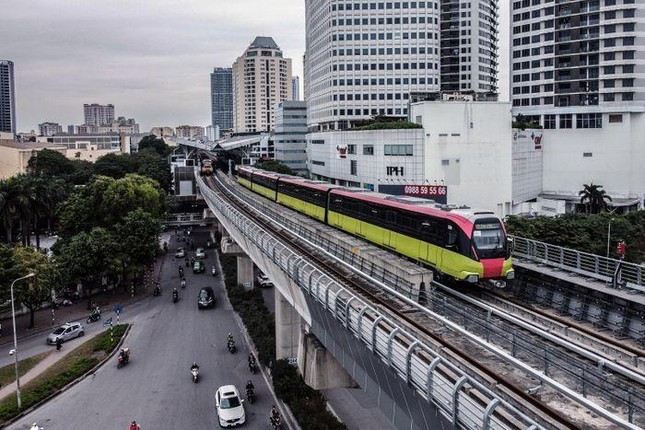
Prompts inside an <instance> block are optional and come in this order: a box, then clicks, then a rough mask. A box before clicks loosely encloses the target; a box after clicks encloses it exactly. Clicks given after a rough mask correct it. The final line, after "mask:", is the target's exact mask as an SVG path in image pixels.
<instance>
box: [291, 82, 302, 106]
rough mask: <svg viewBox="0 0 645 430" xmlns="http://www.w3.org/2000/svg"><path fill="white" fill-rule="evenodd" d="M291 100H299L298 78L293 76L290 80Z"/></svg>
mask: <svg viewBox="0 0 645 430" xmlns="http://www.w3.org/2000/svg"><path fill="white" fill-rule="evenodd" d="M291 100H293V101H296V102H297V101H298V100H300V77H299V76H294V77H293V78H291Z"/></svg>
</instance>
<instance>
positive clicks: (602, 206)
mask: <svg viewBox="0 0 645 430" xmlns="http://www.w3.org/2000/svg"><path fill="white" fill-rule="evenodd" d="M583 187H584V188H583V189H582V190H581V191H580V192H578V195H579V196H580V204H582V205H584V206H585V208H586V211H587V213H591V214H597V213H600V212H606V211H607V201H611V197H610V196H609V195H608V194H607V193H606V192H605V190H603V189H602V185H594V184H593V182H591V183H590V184H589V185H587V184H584V185H583Z"/></svg>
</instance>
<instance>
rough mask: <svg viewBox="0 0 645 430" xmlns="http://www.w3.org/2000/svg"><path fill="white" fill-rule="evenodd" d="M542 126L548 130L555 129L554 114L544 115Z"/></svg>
mask: <svg viewBox="0 0 645 430" xmlns="http://www.w3.org/2000/svg"><path fill="white" fill-rule="evenodd" d="M544 128H545V129H549V130H553V129H555V115H544Z"/></svg>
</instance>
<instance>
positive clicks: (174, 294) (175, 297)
mask: <svg viewBox="0 0 645 430" xmlns="http://www.w3.org/2000/svg"><path fill="white" fill-rule="evenodd" d="M178 301H179V293H178V292H177V291H173V292H172V302H173V303H177V302H178Z"/></svg>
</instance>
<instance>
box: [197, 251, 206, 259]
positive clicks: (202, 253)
mask: <svg viewBox="0 0 645 430" xmlns="http://www.w3.org/2000/svg"><path fill="white" fill-rule="evenodd" d="M195 258H197V259H202V258H206V251H204V248H197V250H196V251H195Z"/></svg>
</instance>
